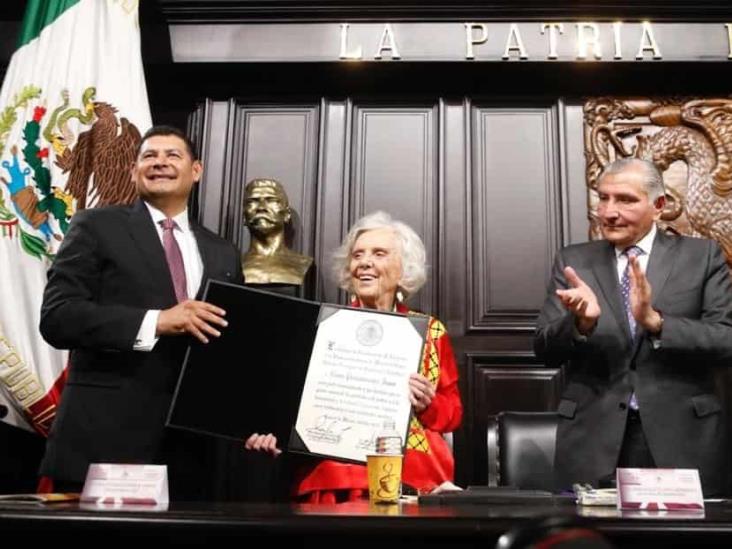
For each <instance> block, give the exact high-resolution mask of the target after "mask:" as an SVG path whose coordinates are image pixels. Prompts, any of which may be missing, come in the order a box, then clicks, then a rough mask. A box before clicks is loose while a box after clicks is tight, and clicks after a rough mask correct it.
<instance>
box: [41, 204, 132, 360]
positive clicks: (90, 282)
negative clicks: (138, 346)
mask: <svg viewBox="0 0 732 549" xmlns="http://www.w3.org/2000/svg"><path fill="white" fill-rule="evenodd" d="M96 230H97V227H96V224H95V223H94V219H93V216H92V211H91V210H85V211H81V212H78V213H76V214H75V215H74V217H73V219H72V221H71V225H70V226H69V230H68V233H67V234H66V236H65V238H64V241H63V243H62V244H61V247H60V248H59V250H58V254H57V255H56V259H55V260H54V262H53V265H52V266H51V268H50V269H49V272H48V283H47V285H46V289H45V291H44V293H43V304H42V306H41V325H40V329H41V334H42V335H43V338H44V339H45V340H46V341H47V342H48V343H50V344H51V345H53V346H54V347H56V348H59V349H76V348H90V349H110V350H112V349H116V350H120V351H129V350H131V349H132V347H133V344H134V340H135V337H136V335H137V332H138V330H139V328H140V325H141V324H142V319H143V317H144V316H145V310H144V309H140V308H135V307H129V306H125V305H119V304H113V303H110V304H104V303H100V302H99V301H98V299H99V295H100V293H101V285H102V280H103V272H102V270H103V267H104V265H103V264H104V258H103V257H102V255H101V253H100V251H99V249H98V248H99V247H98V238H97V234H96Z"/></svg>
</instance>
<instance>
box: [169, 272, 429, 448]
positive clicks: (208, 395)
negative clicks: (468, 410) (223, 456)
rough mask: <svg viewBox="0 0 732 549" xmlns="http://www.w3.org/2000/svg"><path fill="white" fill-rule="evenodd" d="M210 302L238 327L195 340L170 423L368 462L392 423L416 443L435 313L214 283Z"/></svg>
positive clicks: (209, 291)
mask: <svg viewBox="0 0 732 549" xmlns="http://www.w3.org/2000/svg"><path fill="white" fill-rule="evenodd" d="M204 300H205V301H208V302H210V303H213V304H215V305H218V306H220V307H222V308H223V309H225V310H226V319H227V321H228V326H227V327H226V328H225V329H223V330H222V333H221V337H218V338H211V339H210V341H209V343H208V344H205V345H204V344H202V343H199V342H197V341H195V342H193V343H192V344H191V345H190V347H189V349H188V352H187V353H186V357H185V361H184V364H183V367H182V369H181V373H180V376H179V379H178V385H177V388H176V391H175V394H174V396H173V402H172V404H171V407H170V411H169V414H168V422H167V424H168V425H169V426H171V427H175V428H181V429H187V430H191V431H196V432H200V433H206V434H210V435H214V436H219V437H225V438H231V439H238V440H243V439H245V438H247V437H248V436H249V435H250V434H251V433H269V432H271V433H274V434H275V435H276V436H277V438H278V440H279V441H280V445H282V444H283V442H284V441H289V449H290V450H292V451H296V452H303V453H308V454H314V455H319V456H326V457H332V458H337V459H344V460H351V461H357V462H365V460H366V454H367V453H370V452H372V451H373V444H374V436H375V433H376V432H377V431H378V430H379V429H380V428H381V427H382V425H383V423H384V420H386V419H390V420H392V421H394V424H395V425H396V427H397V429H398V430H399V431H400V432H401V433H402V435H404V436H403V440H406V433H407V429H408V426H409V418H410V411H411V406H410V403H409V392H408V391H409V387H408V379H409V375H410V374H411V373H412V372H416V371H418V370H419V367H420V364H421V361H422V354H423V347H424V338H425V333H426V331H427V325H428V317H427V316H424V315H407V316H405V315H401V314H396V313H384V312H378V311H374V310H369V309H354V308H350V307H343V306H339V305H328V304H320V303H315V302H312V301H307V300H304V299H299V298H295V297H290V296H287V295H282V294H278V293H272V292H268V291H262V290H257V289H253V288H251V287H246V286H238V285H234V284H229V283H225V282H217V281H209V282H208V284H207V286H206V290H205V293H204Z"/></svg>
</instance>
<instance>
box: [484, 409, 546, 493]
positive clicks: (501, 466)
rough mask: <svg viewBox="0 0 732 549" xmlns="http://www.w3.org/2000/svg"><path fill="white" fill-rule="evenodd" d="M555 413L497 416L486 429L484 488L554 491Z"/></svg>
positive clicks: (522, 413)
mask: <svg viewBox="0 0 732 549" xmlns="http://www.w3.org/2000/svg"><path fill="white" fill-rule="evenodd" d="M557 423H558V416H557V414H556V412H501V413H500V414H498V416H496V421H495V423H494V424H492V425H489V426H488V461H489V463H488V484H489V485H493V486H496V485H497V486H513V487H515V488H523V489H532V490H552V489H554V450H555V447H556V438H557Z"/></svg>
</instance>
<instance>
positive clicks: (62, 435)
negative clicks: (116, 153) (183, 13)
mask: <svg viewBox="0 0 732 549" xmlns="http://www.w3.org/2000/svg"><path fill="white" fill-rule="evenodd" d="M193 150H194V149H193V146H192V145H191V143H190V141H189V140H188V138H187V137H186V136H185V134H183V133H182V132H181V131H180V130H178V129H176V128H172V127H168V126H157V127H153V128H151V129H150V130H149V131H148V132H147V133H146V134H145V135H144V136H143V138H142V142H141V144H140V147H139V151H138V155H137V159H136V161H135V164H134V166H133V167H132V178H133V180H134V181H135V184H136V186H137V191H138V194H139V197H140V199H139V200H138V201H137V202H135V203H134V204H132V205H131V206H111V207H105V208H94V209H88V210H83V211H80V212H78V213H76V214H75V215H74V217H73V219H72V222H71V226H70V227H69V230H68V233H67V235H66V237H65V239H64V242H63V243H62V245H61V247H60V249H59V251H58V254H57V256H56V259H55V261H54V263H53V265H52V267H51V269H50V270H49V273H48V284H47V286H46V289H45V292H44V295H43V305H42V310H41V333H42V334H43V337H44V338H45V339H46V341H48V342H49V343H50V344H51V345H53V346H54V347H57V348H63V349H71V356H70V366H69V370H68V379H67V382H66V387H65V389H64V393H63V398H62V401H61V403H60V405H59V408H58V411H57V414H56V419H55V421H54V424H53V428H52V430H51V433H50V435H49V438H48V442H47V446H46V454H45V456H44V459H43V461H42V464H41V474H42V475H45V476H48V477H51V478H52V479H53V480H54V482H55V489H57V490H59V489H72V490H73V489H77V490H78V489H79V488H80V487H81V484H82V482H83V480H84V478H85V475H86V471H87V467H88V466H89V464H90V463H93V462H126V463H166V464H168V471H169V482H170V491H171V498H173V499H208V497H209V496H210V493H209V492H208V484H207V479H206V477H207V475H209V474H210V471H207V470H205V469H202V467H205V463H206V460H207V452H209V451H211V448H210V447H209V448H207V443H208V441H206V440H205V439H203V438H201V437H195V436H193V435H190V434H187V433H183V432H180V431H176V430H172V429H170V430H169V429H166V428H165V420H166V416H167V413H168V408H169V406H170V403H171V398H172V395H173V391H174V389H175V384H176V382H177V379H178V375H179V372H180V369H181V366H182V363H183V359H184V354H185V351H186V348H187V346H188V344H189V343H191V341H193V339H192V337H191V336H193V337H195V338H197V339H198V340H199V341H201V342H202V343H207V342H208V339H209V338H211V337H217V336H219V335H220V331H219V330H221V329H223V328H224V327H225V326H226V320H225V318H224V317H225V314H226V313H225V311H224V310H222V309H221V308H219V307H217V306H216V305H213V304H210V303H206V302H203V301H198V300H196V299H195V297H196V296H199V295H201V293H202V291H203V288H204V285H205V282H206V280H207V279H218V280H223V281H228V282H234V283H241V282H243V280H242V274H241V265H240V262H239V251H238V250H237V249H236V248H234V246H233V245H231V244H230V243H229V242H227V241H225V240H223V239H222V238H220V237H219V236H217V235H215V234H213V233H212V232H210V231H208V230H206V229H204V228H203V227H201V226H200V225H198V224H197V223H195V222H194V221H192V220H189V219H188V211H187V205H188V198H189V195H190V193H191V191H192V189H193V185H194V184H195V183H197V182H198V181H199V179H200V178H201V174H202V170H203V167H202V165H201V162H200V161H199V160H198V159H197V158H196V156H195V153H194V152H193ZM201 405H202V406H205V403H202V404H201ZM208 457H210V456H208ZM208 480H210V479H208Z"/></svg>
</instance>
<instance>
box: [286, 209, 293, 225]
mask: <svg viewBox="0 0 732 549" xmlns="http://www.w3.org/2000/svg"><path fill="white" fill-rule="evenodd" d="M290 219H292V208H290V207H289V206H287V211H286V212H285V223H289V222H290Z"/></svg>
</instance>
